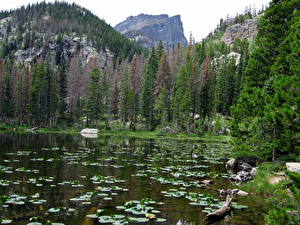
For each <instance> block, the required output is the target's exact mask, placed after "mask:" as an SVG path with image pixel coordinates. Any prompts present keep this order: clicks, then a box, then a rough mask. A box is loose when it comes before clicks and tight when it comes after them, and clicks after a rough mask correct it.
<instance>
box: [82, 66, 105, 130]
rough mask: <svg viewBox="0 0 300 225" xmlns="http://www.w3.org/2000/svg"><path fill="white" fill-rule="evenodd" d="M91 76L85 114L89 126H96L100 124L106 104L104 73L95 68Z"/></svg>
mask: <svg viewBox="0 0 300 225" xmlns="http://www.w3.org/2000/svg"><path fill="white" fill-rule="evenodd" d="M89 76H90V81H89V84H88V92H87V99H86V105H85V112H86V115H87V124H88V125H91V126H94V125H97V124H98V122H99V120H100V117H101V114H103V108H104V103H103V93H102V90H101V78H102V77H103V72H101V71H100V70H99V69H98V68H97V67H94V68H93V69H92V71H91V72H90V74H89Z"/></svg>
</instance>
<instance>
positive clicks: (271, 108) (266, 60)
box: [231, 0, 300, 160]
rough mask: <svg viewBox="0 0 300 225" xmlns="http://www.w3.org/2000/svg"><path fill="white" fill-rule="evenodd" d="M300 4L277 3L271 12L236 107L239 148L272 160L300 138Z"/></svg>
mask: <svg viewBox="0 0 300 225" xmlns="http://www.w3.org/2000/svg"><path fill="white" fill-rule="evenodd" d="M296 5H297V1H294V0H286V1H273V2H272V3H271V5H270V7H269V8H268V9H267V10H266V12H265V14H264V16H263V18H262V20H261V24H260V29H259V33H258V37H257V39H256V43H257V45H258V46H257V48H256V49H255V50H254V51H253V53H252V54H251V56H250V59H249V61H248V66H247V68H246V71H245V73H246V81H245V82H246V83H245V85H244V88H243V90H242V92H241V96H240V98H239V100H238V102H237V104H236V105H235V106H234V107H233V108H232V109H231V111H232V114H233V120H232V135H233V136H235V137H237V139H236V142H235V144H236V149H238V150H244V152H246V153H247V154H250V153H252V154H254V155H256V156H259V157H263V158H266V159H271V158H272V159H273V160H275V159H276V157H277V155H278V154H279V153H280V151H284V150H289V151H296V149H297V147H296V146H294V144H292V143H295V142H297V136H298V133H299V129H300V128H299V121H298V120H297V119H296V118H297V117H299V107H298V105H299V90H297V89H298V88H297V86H298V87H299V85H300V83H299V74H298V73H297V70H296V71H295V70H294V69H295V68H299V61H298V60H293V58H294V57H296V59H297V55H298V53H296V52H297V51H298V50H296V49H297V48H294V47H295V46H297V42H298V40H299V39H298V38H297V37H299V24H298V23H299V13H297V10H296V11H295V10H294V8H295V7H296ZM297 15H298V16H297ZM297 24H298V25H297ZM297 27H298V28H297ZM294 28H296V29H294ZM295 35H296V36H295ZM292 37H295V39H293V38H292ZM293 40H294V41H293ZM289 58H290V59H289ZM287 59H289V60H287ZM294 59H295V58H294ZM294 72H296V73H294Z"/></svg>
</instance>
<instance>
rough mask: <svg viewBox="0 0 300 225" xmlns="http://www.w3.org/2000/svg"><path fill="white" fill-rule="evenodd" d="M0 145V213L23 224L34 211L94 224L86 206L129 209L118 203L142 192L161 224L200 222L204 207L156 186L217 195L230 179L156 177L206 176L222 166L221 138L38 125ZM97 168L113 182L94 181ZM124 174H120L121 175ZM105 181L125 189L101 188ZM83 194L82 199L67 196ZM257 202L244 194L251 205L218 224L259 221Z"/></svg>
mask: <svg viewBox="0 0 300 225" xmlns="http://www.w3.org/2000/svg"><path fill="white" fill-rule="evenodd" d="M0 149H1V151H0V170H1V171H2V173H1V172H0V180H1V181H0V184H2V185H0V196H1V197H0V205H1V207H0V215H1V218H2V219H4V218H10V219H13V224H27V223H29V220H30V218H32V217H40V218H36V219H37V220H40V221H41V222H43V223H45V222H46V221H52V222H61V223H65V224H69V225H75V224H79V225H80V224H84V225H87V224H89V225H92V224H97V220H95V219H94V220H93V219H88V218H86V215H87V214H94V213H96V210H97V209H105V210H106V211H105V214H106V215H109V214H125V215H126V216H127V215H128V214H126V213H124V212H122V211H118V210H117V209H116V208H115V206H120V205H123V204H124V203H125V202H126V201H129V200H141V199H143V198H152V199H153V200H155V201H156V202H163V203H164V204H163V205H156V206H155V207H156V208H157V209H158V210H159V211H160V213H159V214H158V217H161V218H165V219H167V222H164V223H159V224H203V222H202V220H203V218H204V216H205V213H203V212H202V210H203V208H201V207H196V206H192V205H190V204H189V203H190V201H189V200H188V199H186V198H170V197H165V196H164V195H163V194H162V193H161V191H165V190H168V189H171V188H173V189H174V188H177V189H181V190H184V191H186V192H187V193H188V192H197V193H206V194H211V195H213V196H215V197H216V198H217V197H218V193H217V192H216V191H215V190H217V189H225V188H229V187H231V186H232V184H231V183H230V182H228V181H227V180H226V179H224V178H222V177H218V176H215V178H214V179H215V183H214V185H213V186H212V187H211V188H210V189H205V188H201V187H197V186H193V187H185V186H176V185H175V186H174V185H173V184H163V183H160V182H157V180H155V179H153V177H155V176H162V177H165V178H166V179H171V180H173V181H177V180H179V179H181V180H183V181H184V182H190V181H195V182H198V181H199V180H201V179H202V178H201V177H186V176H182V175H180V173H184V174H186V173H187V172H188V171H194V172H197V171H203V173H205V174H206V176H212V175H217V174H220V173H225V172H226V171H225V170H224V165H223V161H222V160H220V159H221V158H223V157H224V154H225V155H226V151H225V152H221V150H222V149H225V148H224V146H223V144H220V143H199V142H188V141H173V140H168V141H166V140H143V139H136V138H120V137H107V136H105V137H99V138H96V139H89V138H83V137H81V136H80V135H66V134H59V135H54V134H38V133H37V134H1V135H0ZM193 155H197V157H193ZM200 165H203V168H200V167H199V166H200ZM137 174H142V176H136V175H137ZM209 174H212V175H209ZM94 176H99V177H101V176H103V177H104V178H103V179H104V180H106V181H107V180H113V181H112V182H113V183H105V182H103V183H97V182H94V180H93V179H92V178H93V177H94ZM114 179H115V180H114ZM203 179H204V178H203ZM121 180H124V182H119V181H121ZM4 184H7V185H4ZM183 184H185V183H183ZM109 187H118V188H121V189H122V190H125V191H113V192H100V191H99V190H105V188H109ZM101 188H102V189H101ZM126 189H128V191H126ZM89 193H90V194H89ZM89 196H90V198H89ZM80 197H81V198H83V199H84V200H79V201H73V200H72V199H74V198H75V199H76V198H80ZM7 199H12V200H11V201H12V202H13V203H5V202H6V201H7ZM20 202H23V204H21V203H20ZM257 202H259V200H258V199H257V198H256V199H254V200H253V199H251V198H249V199H241V203H242V204H246V205H251V208H249V209H246V210H244V211H242V212H241V211H234V212H233V213H232V214H231V217H230V218H225V219H224V220H222V221H219V222H217V224H263V221H261V219H260V218H259V217H257V215H261V214H262V213H263V212H259V210H260V209H263V208H264V206H261V205H259V203H257ZM254 203H255V204H254ZM256 205H259V206H256ZM51 208H55V210H60V211H59V212H58V213H53V212H51V210H50V211H49V209H51ZM70 209H74V211H72V210H70ZM55 210H54V211H55ZM250 218H251V221H250ZM131 224H135V223H134V222H133V223H132V222H131ZM147 224H156V223H155V222H154V221H153V222H151V221H150V222H148V223H147Z"/></svg>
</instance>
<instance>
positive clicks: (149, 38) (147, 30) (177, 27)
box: [114, 13, 187, 48]
mask: <svg viewBox="0 0 300 225" xmlns="http://www.w3.org/2000/svg"><path fill="white" fill-rule="evenodd" d="M114 28H115V30H117V31H118V32H120V33H121V34H123V35H124V36H125V37H127V38H129V39H131V40H134V41H135V42H137V43H138V44H139V45H141V46H142V47H146V48H149V47H152V46H157V45H158V44H159V42H160V41H162V43H163V44H164V46H165V47H166V48H172V47H175V46H176V45H177V44H178V43H180V44H182V45H184V46H186V45H187V40H186V38H185V36H184V33H183V24H182V21H181V17H180V15H175V16H171V17H169V16H168V15H167V14H160V15H149V14H143V13H141V14H139V15H137V16H129V17H127V19H126V20H125V21H123V22H121V23H119V24H117V25H116V26H115V27H114Z"/></svg>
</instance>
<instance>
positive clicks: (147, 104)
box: [141, 48, 158, 130]
mask: <svg viewBox="0 0 300 225" xmlns="http://www.w3.org/2000/svg"><path fill="white" fill-rule="evenodd" d="M157 69H158V61H157V55H156V52H155V49H154V48H153V49H152V51H151V53H150V55H149V57H148V60H147V63H146V64H145V69H144V80H143V85H142V90H141V114H142V115H143V117H144V118H145V120H146V125H147V128H148V130H153V129H154V90H155V79H156V72H157Z"/></svg>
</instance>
